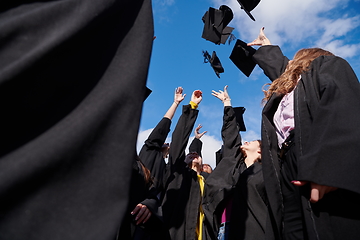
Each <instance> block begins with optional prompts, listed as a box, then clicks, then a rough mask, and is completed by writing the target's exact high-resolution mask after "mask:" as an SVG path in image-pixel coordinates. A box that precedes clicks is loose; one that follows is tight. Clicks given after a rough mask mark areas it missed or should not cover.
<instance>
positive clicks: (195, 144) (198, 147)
mask: <svg viewBox="0 0 360 240" xmlns="http://www.w3.org/2000/svg"><path fill="white" fill-rule="evenodd" d="M202 145H203V143H202V141H201V140H200V139H197V138H195V137H194V139H193V140H192V141H191V143H190V146H189V152H197V153H198V154H199V155H200V157H202V154H201V151H202ZM200 175H201V176H203V177H204V178H205V179H207V177H208V176H209V173H207V172H201V173H200Z"/></svg>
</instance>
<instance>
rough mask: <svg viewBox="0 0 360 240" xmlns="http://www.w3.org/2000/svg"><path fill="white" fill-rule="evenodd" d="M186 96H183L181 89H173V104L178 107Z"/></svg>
mask: <svg viewBox="0 0 360 240" xmlns="http://www.w3.org/2000/svg"><path fill="white" fill-rule="evenodd" d="M185 96H186V94H183V88H182V87H177V88H176V89H175V95H174V102H175V103H176V104H177V105H179V104H180V103H181V102H182V100H184V98H185Z"/></svg>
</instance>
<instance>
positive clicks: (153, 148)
mask: <svg viewBox="0 0 360 240" xmlns="http://www.w3.org/2000/svg"><path fill="white" fill-rule="evenodd" d="M170 125H171V120H170V119H169V118H165V117H164V118H162V119H161V121H160V122H159V123H158V124H157V125H156V127H155V128H154V129H153V130H152V131H151V133H150V135H149V137H148V138H147V139H146V140H145V144H144V145H143V146H142V148H141V150H140V153H139V157H140V159H141V161H142V162H143V163H144V165H145V166H146V167H147V168H148V169H149V170H150V172H151V176H152V177H153V178H154V186H155V187H156V189H158V192H161V191H163V189H164V186H163V181H164V172H165V168H166V162H165V160H164V156H163V153H162V151H161V149H162V147H163V144H164V143H165V140H166V137H167V135H168V133H169V132H170Z"/></svg>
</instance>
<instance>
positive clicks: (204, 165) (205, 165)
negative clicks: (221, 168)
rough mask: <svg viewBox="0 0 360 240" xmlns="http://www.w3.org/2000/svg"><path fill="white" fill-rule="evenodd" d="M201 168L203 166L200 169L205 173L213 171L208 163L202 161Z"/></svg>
mask: <svg viewBox="0 0 360 240" xmlns="http://www.w3.org/2000/svg"><path fill="white" fill-rule="evenodd" d="M202 168H203V169H202V171H203V172H206V173H208V174H210V173H212V171H213V169H212V167H211V165H210V164H207V163H203V166H202Z"/></svg>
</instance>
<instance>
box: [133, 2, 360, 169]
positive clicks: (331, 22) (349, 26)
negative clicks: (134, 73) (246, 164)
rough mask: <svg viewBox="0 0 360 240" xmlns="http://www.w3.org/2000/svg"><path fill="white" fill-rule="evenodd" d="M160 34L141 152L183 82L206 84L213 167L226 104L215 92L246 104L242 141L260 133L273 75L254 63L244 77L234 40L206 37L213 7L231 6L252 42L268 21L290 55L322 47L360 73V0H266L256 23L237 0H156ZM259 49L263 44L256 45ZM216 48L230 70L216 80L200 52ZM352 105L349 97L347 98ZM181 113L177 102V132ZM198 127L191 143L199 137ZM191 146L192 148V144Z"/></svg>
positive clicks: (208, 156) (240, 34)
mask: <svg viewBox="0 0 360 240" xmlns="http://www.w3.org/2000/svg"><path fill="white" fill-rule="evenodd" d="M152 2H153V13H154V27H155V36H156V39H155V40H154V45H153V51H152V57H151V63H150V69H149V76H148V81H147V86H148V87H149V88H150V89H151V90H152V91H153V92H152V93H151V94H150V96H149V97H148V98H147V99H146V101H145V102H144V106H143V112H142V118H141V123H140V130H139V136H138V144H137V149H138V151H139V150H140V148H141V146H142V144H143V143H144V141H145V140H146V138H147V136H148V134H149V133H150V132H151V130H152V129H153V128H154V127H155V126H156V124H157V123H158V122H159V121H160V120H161V119H162V117H163V116H164V114H165V112H166V111H167V109H168V108H169V107H170V105H171V104H172V102H173V97H174V90H175V88H176V87H178V86H182V87H183V88H184V92H185V93H186V94H187V95H186V97H185V100H184V101H183V102H182V103H183V104H188V103H189V101H190V97H191V93H192V92H193V91H194V90H196V89H200V90H201V91H202V92H203V100H202V102H201V103H200V105H199V108H198V109H199V116H198V119H197V121H196V123H195V126H197V125H198V124H201V125H203V128H202V131H207V133H206V134H205V135H204V136H203V137H202V138H201V140H202V141H203V152H202V155H203V161H204V163H209V164H210V165H211V166H212V167H215V152H216V151H217V150H218V149H219V148H220V147H221V135H220V132H221V126H222V116H223V104H222V103H221V101H220V100H219V99H217V98H215V97H214V96H212V95H211V91H212V90H216V91H218V90H220V89H223V88H224V86H225V85H228V86H229V87H228V92H229V95H230V97H231V99H232V105H233V106H234V107H237V106H242V107H245V108H246V111H245V113H244V121H245V125H246V127H247V131H246V132H240V133H241V136H242V139H243V141H251V140H255V139H260V122H261V110H262V105H261V99H262V98H263V93H262V87H263V85H264V84H266V83H268V82H269V80H268V79H267V77H266V76H265V75H264V74H263V72H262V70H261V69H260V68H259V67H258V66H256V67H255V69H254V71H253V72H252V74H251V75H250V77H246V76H245V75H244V74H243V73H242V72H240V71H239V70H238V68H237V67H236V66H235V65H234V64H233V63H232V61H231V60H230V59H229V56H230V54H231V51H232V49H233V47H234V44H235V41H233V42H231V43H230V44H227V43H226V44H225V45H223V44H221V45H215V44H214V43H212V42H210V41H207V40H205V39H203V38H202V37H201V35H202V31H203V27H204V24H203V22H202V20H201V19H202V17H203V15H204V14H205V12H206V11H207V10H208V9H209V7H213V8H216V9H218V8H219V7H220V6H221V5H227V6H228V7H230V8H231V9H232V11H233V14H234V18H233V20H232V21H231V22H230V23H229V24H228V26H230V27H233V28H235V30H234V31H233V34H234V35H235V37H236V38H237V39H241V40H243V41H244V42H251V41H252V40H254V39H255V38H256V37H257V36H258V33H259V30H260V28H261V27H265V34H266V36H267V37H268V38H269V39H270V41H271V43H272V44H273V45H279V46H280V48H281V49H282V51H283V53H284V54H285V55H286V56H287V57H288V58H289V59H292V58H293V56H294V54H295V53H296V51H297V50H299V49H301V48H308V47H321V48H324V49H326V50H329V51H331V52H333V53H334V54H335V55H338V56H340V57H342V58H344V59H346V60H347V61H348V62H349V63H350V65H351V66H352V67H353V69H354V71H355V73H356V75H357V76H358V77H359V76H360V41H359V39H360V0H351V1H349V0H291V1H289V0H262V1H260V3H259V5H258V6H257V7H256V8H255V9H254V10H253V11H251V13H252V15H253V16H254V17H255V19H256V21H253V20H251V19H250V18H249V17H248V15H247V14H246V13H245V12H244V11H243V10H242V9H240V5H239V4H238V2H237V0H226V1H219V0H217V1H215V0H214V1H211V0H194V1H187V0H153V1H152ZM255 48H257V47H255ZM203 50H206V51H208V52H209V53H210V54H211V53H212V51H216V53H217V55H218V57H219V59H220V61H221V63H222V66H223V67H224V70H225V72H224V73H221V74H220V78H218V77H217V76H216V75H215V73H214V71H213V69H212V68H211V66H210V64H209V63H204V57H203V55H202V51H203ZM349 104H351V103H349ZM180 114H181V108H178V110H177V112H176V115H175V116H174V118H173V122H172V125H171V132H170V133H169V135H168V141H169V142H170V141H171V134H172V131H173V129H174V128H175V125H176V122H177V120H178V118H179V116H180ZM193 136H194V134H193V132H192V134H191V136H190V140H189V142H191V140H192V139H193ZM187 151H188V150H187Z"/></svg>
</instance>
